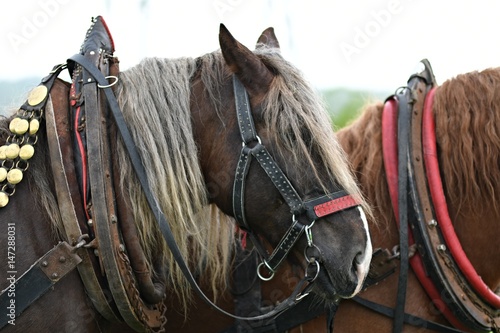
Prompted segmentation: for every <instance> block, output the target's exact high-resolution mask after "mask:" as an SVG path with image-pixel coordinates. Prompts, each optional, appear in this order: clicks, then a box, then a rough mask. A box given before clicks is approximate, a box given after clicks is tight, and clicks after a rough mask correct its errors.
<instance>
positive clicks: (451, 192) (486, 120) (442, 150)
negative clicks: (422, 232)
mask: <svg viewBox="0 0 500 333" xmlns="http://www.w3.org/2000/svg"><path fill="white" fill-rule="evenodd" d="M433 112H434V116H435V121H436V141H437V143H438V154H439V163H440V169H441V173H442V175H443V182H444V184H443V185H444V187H445V191H446V193H445V194H446V196H447V200H449V201H450V202H451V203H453V204H454V205H456V207H459V208H460V207H464V208H466V209H468V210H472V211H473V212H476V213H480V212H481V211H483V212H484V211H486V210H488V209H495V210H496V211H498V209H499V206H498V201H499V199H500V198H499V196H500V168H499V167H498V166H499V165H500V125H499V124H500V68H491V69H487V70H484V71H481V72H478V71H474V72H470V73H466V74H461V75H458V76H456V77H454V78H452V79H449V80H448V81H446V82H444V83H443V84H442V85H441V86H439V87H438V88H437V90H436V93H435V96H434V104H433ZM459 210H460V209H459ZM452 218H453V217H452Z"/></svg>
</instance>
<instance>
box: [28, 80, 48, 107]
mask: <svg viewBox="0 0 500 333" xmlns="http://www.w3.org/2000/svg"><path fill="white" fill-rule="evenodd" d="M47 93H48V89H47V87H46V86H44V85H39V86H38V87H36V88H34V89H33V90H32V91H31V92H30V93H29V95H28V104H29V105H31V106H35V105H38V104H40V103H41V102H42V101H43V100H44V99H45V97H46V96H47Z"/></svg>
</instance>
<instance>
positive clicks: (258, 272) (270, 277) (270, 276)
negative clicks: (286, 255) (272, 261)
mask: <svg viewBox="0 0 500 333" xmlns="http://www.w3.org/2000/svg"><path fill="white" fill-rule="evenodd" d="M263 265H265V266H266V268H267V269H268V270H269V272H271V275H269V276H268V277H265V276H262V274H260V268H261V267H262V266H263ZM257 275H258V276H259V278H260V279H261V280H262V281H269V280H271V279H272V278H273V277H274V271H273V270H272V269H271V267H269V266H268V265H267V262H266V261H263V262H261V263H260V264H259V266H257Z"/></svg>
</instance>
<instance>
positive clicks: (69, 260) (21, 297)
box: [0, 242, 82, 329]
mask: <svg viewBox="0 0 500 333" xmlns="http://www.w3.org/2000/svg"><path fill="white" fill-rule="evenodd" d="M75 250H76V248H75V247H72V246H70V245H69V244H68V243H66V242H60V243H59V244H58V245H56V246H55V247H54V248H52V249H51V250H50V251H49V252H47V253H46V254H44V255H43V256H42V257H41V258H40V259H38V260H37V261H36V262H35V263H34V264H33V265H31V267H30V268H29V269H28V270H27V271H26V272H24V273H23V274H22V275H21V276H20V277H18V278H17V279H16V276H15V274H12V275H11V276H9V274H7V281H8V282H9V286H8V287H7V288H6V289H4V290H3V291H2V294H1V295H0V307H1V308H2V310H3V311H7V313H3V315H2V316H0V329H1V328H2V327H4V326H5V325H7V324H8V323H9V321H10V320H14V319H15V318H16V317H18V316H19V315H20V314H21V313H22V312H23V311H24V310H26V308H27V307H29V306H30V305H31V304H33V303H34V302H35V301H36V300H37V299H38V298H40V297H41V296H42V295H44V294H45V293H46V292H47V291H49V289H51V288H52V287H53V286H54V285H55V284H56V283H57V282H58V281H59V280H60V279H62V278H63V277H64V276H65V275H66V274H67V273H69V272H71V271H72V270H73V269H75V268H76V266H77V265H78V264H79V263H80V262H81V261H82V259H81V258H80V256H79V255H78V254H76V253H75ZM10 292H15V303H12V302H11V301H12V300H14V298H12V297H11V296H10ZM9 309H13V313H10V312H9V311H10V310H9Z"/></svg>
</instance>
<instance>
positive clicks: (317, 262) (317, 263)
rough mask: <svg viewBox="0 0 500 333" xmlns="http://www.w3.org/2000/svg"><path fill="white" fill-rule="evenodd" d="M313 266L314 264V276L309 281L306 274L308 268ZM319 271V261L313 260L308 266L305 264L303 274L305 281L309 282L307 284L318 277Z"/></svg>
mask: <svg viewBox="0 0 500 333" xmlns="http://www.w3.org/2000/svg"><path fill="white" fill-rule="evenodd" d="M313 264H316V274H315V275H314V277H313V278H312V279H311V278H310V277H309V275H308V274H307V273H308V271H309V267H310V266H312V265H313ZM319 270H320V266H319V261H317V260H314V261H310V262H309V263H308V264H307V267H306V274H305V277H304V278H306V279H307V280H309V282H313V281H314V280H316V278H317V277H318V275H319Z"/></svg>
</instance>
